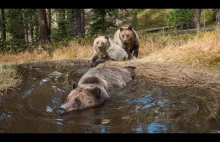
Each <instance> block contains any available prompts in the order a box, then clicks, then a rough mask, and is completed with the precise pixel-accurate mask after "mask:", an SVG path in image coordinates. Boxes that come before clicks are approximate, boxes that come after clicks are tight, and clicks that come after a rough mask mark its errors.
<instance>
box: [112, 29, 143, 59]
mask: <svg viewBox="0 0 220 142" xmlns="http://www.w3.org/2000/svg"><path fill="white" fill-rule="evenodd" d="M113 41H114V42H115V43H116V44H118V45H119V46H120V47H121V48H123V49H125V51H126V52H127V54H128V59H131V57H132V53H133V55H134V56H135V57H136V58H137V57H138V50H139V37H138V34H137V32H136V31H135V30H134V29H133V28H132V26H130V25H124V26H122V27H121V28H119V29H118V30H117V31H116V32H115V34H114V37H113Z"/></svg>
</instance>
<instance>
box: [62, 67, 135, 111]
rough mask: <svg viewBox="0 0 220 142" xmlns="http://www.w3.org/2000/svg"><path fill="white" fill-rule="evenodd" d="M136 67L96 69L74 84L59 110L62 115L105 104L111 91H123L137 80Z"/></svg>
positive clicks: (92, 69)
mask: <svg viewBox="0 0 220 142" xmlns="http://www.w3.org/2000/svg"><path fill="white" fill-rule="evenodd" d="M134 70H135V67H132V66H128V67H124V68H118V67H95V68H91V69H90V70H89V71H88V72H86V73H85V74H84V75H83V76H82V77H81V79H80V80H79V82H78V85H77V84H76V83H74V84H73V90H72V91H71V92H70V93H69V95H68V97H67V99H66V102H65V103H64V104H63V105H62V106H61V107H60V108H59V112H60V114H63V113H66V112H70V111H72V110H77V109H84V108H88V107H92V106H97V105H100V104H102V103H104V102H105V101H106V100H107V99H108V98H109V93H110V91H112V90H114V89H122V88H123V87H124V86H125V85H126V84H127V83H128V82H130V81H131V80H132V79H134V78H135V75H136V74H135V71H134Z"/></svg>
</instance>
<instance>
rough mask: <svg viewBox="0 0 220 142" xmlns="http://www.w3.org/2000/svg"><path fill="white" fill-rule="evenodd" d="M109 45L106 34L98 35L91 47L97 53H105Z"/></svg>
mask: <svg viewBox="0 0 220 142" xmlns="http://www.w3.org/2000/svg"><path fill="white" fill-rule="evenodd" d="M109 46H110V42H109V37H108V36H98V37H96V38H95V40H94V42H93V48H94V49H95V50H96V52H98V53H99V55H106V51H107V49H108V48H109Z"/></svg>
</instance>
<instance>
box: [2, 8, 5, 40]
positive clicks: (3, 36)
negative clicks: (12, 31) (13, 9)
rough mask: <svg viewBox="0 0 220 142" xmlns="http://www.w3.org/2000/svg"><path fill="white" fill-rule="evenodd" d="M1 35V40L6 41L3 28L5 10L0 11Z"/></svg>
mask: <svg viewBox="0 0 220 142" xmlns="http://www.w3.org/2000/svg"><path fill="white" fill-rule="evenodd" d="M1 32H2V33H1V34H2V40H3V41H6V28H5V10H4V9H1Z"/></svg>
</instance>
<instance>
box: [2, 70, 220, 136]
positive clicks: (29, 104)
mask: <svg viewBox="0 0 220 142" xmlns="http://www.w3.org/2000/svg"><path fill="white" fill-rule="evenodd" d="M87 70H88V68H78V69H77V68H75V69H74V68H73V69H68V68H66V69H64V70H56V71H55V70H53V69H51V68H48V69H40V68H33V69H29V70H27V69H22V70H20V73H21V74H22V75H23V83H22V84H21V85H20V86H19V87H18V89H17V92H15V93H14V94H8V95H5V96H0V132H3V133H8V132H9V133H207V132H208V133H210V132H220V117H219V116H220V111H219V102H220V93H218V92H213V91H210V90H202V89H198V88H181V89H180V88H175V87H161V86H155V85H152V84H148V83H147V82H136V81H135V80H134V81H132V82H130V83H128V85H127V86H126V87H125V88H123V89H122V90H118V91H115V92H114V93H111V97H110V99H109V100H108V101H107V102H106V103H104V104H102V105H100V106H97V107H92V108H87V109H84V110H77V111H72V112H70V113H68V114H66V115H59V114H58V108H59V107H60V105H61V104H62V103H63V102H64V101H65V99H66V97H67V95H68V93H69V92H70V91H71V86H72V82H73V81H76V82H77V81H78V80H79V79H80V77H81V76H82V75H83V74H84V73H85V72H86V71H87Z"/></svg>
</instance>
